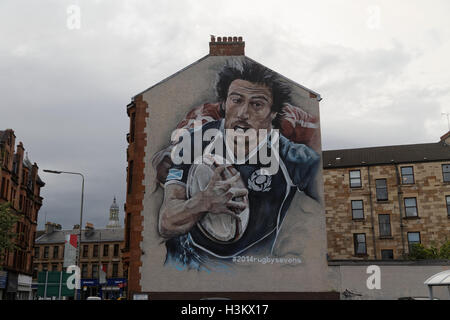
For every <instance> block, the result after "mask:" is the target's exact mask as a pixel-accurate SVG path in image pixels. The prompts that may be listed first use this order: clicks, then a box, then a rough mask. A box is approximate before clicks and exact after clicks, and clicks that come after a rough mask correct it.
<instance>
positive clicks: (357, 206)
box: [352, 200, 364, 220]
mask: <svg viewBox="0 0 450 320" xmlns="http://www.w3.org/2000/svg"><path fill="white" fill-rule="evenodd" d="M352 219H354V220H358V219H364V204H363V201H362V200H352Z"/></svg>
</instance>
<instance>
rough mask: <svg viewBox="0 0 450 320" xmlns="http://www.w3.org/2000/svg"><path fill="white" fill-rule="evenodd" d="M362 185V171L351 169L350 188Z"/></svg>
mask: <svg viewBox="0 0 450 320" xmlns="http://www.w3.org/2000/svg"><path fill="white" fill-rule="evenodd" d="M359 187H361V171H359V170H353V171H350V188H359Z"/></svg>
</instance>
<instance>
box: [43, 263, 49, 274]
mask: <svg viewBox="0 0 450 320" xmlns="http://www.w3.org/2000/svg"><path fill="white" fill-rule="evenodd" d="M42 271H44V272H46V271H48V264H47V263H44V264H42Z"/></svg>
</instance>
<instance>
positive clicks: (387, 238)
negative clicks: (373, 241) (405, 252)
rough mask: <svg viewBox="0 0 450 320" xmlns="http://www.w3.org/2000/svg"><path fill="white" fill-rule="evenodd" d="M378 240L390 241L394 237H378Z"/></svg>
mask: <svg viewBox="0 0 450 320" xmlns="http://www.w3.org/2000/svg"><path fill="white" fill-rule="evenodd" d="M379 239H380V240H392V239H394V237H393V236H380V238H379Z"/></svg>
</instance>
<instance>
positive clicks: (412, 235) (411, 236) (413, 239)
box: [408, 232, 420, 252]
mask: <svg viewBox="0 0 450 320" xmlns="http://www.w3.org/2000/svg"><path fill="white" fill-rule="evenodd" d="M418 243H420V232H408V247H409V252H411V249H412V246H413V245H414V244H418Z"/></svg>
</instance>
